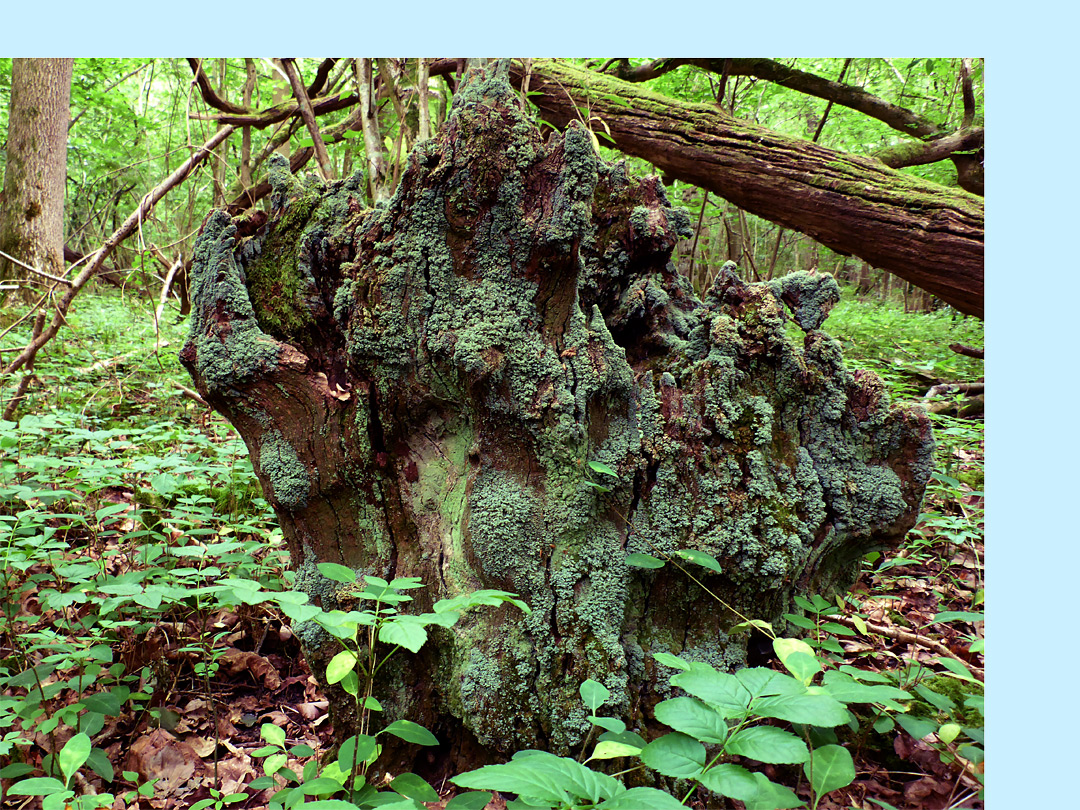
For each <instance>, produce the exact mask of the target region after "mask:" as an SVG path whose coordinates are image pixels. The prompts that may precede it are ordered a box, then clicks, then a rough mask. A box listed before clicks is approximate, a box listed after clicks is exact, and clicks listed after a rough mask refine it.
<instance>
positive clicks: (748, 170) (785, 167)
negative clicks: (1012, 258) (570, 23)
mask: <svg viewBox="0 0 1080 810" xmlns="http://www.w3.org/2000/svg"><path fill="white" fill-rule="evenodd" d="M513 71H514V81H515V82H516V83H518V84H520V83H521V82H522V81H523V79H524V75H525V70H524V68H522V67H520V66H517V65H515V67H514V69H513ZM529 94H530V95H529V97H530V100H531V101H532V102H533V103H534V104H536V105H537V106H538V107H539V108H540V110H541V113H542V114H543V116H544V118H545V119H546V120H548V121H550V122H551V123H553V124H555V125H557V126H560V127H561V126H565V125H566V124H567V123H568V122H569V121H575V120H582V121H584V120H585V119H588V123H589V126H591V127H592V128H593V129H594V130H595V131H596V132H597V133H598V135H600V136H607V137H610V138H611V139H612V140H613V141H614V144H615V146H616V147H617V148H618V149H619V150H620V151H622V152H625V153H626V154H629V155H636V156H638V157H641V158H644V159H645V160H647V161H649V162H650V163H652V164H653V165H654V166H656V167H657V168H659V169H662V170H664V171H665V172H668V173H669V174H671V175H672V176H673V177H677V178H679V179H680V180H685V181H686V182H688V183H693V184H694V185H696V186H700V187H701V188H705V189H708V190H709V191H712V192H713V193H715V194H717V195H719V196H721V197H723V198H724V199H726V200H730V201H731V202H733V203H734V204H735V205H737V206H739V207H740V208H743V209H745V210H747V211H750V212H751V213H754V214H757V215H758V216H760V217H763V218H765V219H768V220H770V221H772V222H777V223H779V224H781V225H783V226H785V227H787V228H792V229H794V230H797V231H801V232H802V233H805V234H807V235H808V236H811V237H813V238H814V239H816V240H817V241H818V242H821V243H822V244H823V245H826V246H828V247H830V248H832V249H833V250H836V251H838V252H840V253H844V254H850V255H855V256H858V257H859V258H861V259H863V260H865V261H867V262H869V263H870V264H872V265H873V266H875V267H881V268H883V269H886V270H889V271H890V272H892V273H895V274H896V275H898V276H900V277H901V278H903V279H905V280H907V281H910V282H911V283H912V284H915V285H916V286H918V287H921V288H922V289H924V290H928V291H930V292H932V293H933V294H934V295H936V296H938V297H939V298H941V299H942V300H943V301H945V302H946V303H949V304H952V305H953V306H954V307H956V308H957V309H959V310H960V311H961V312H965V313H967V314H969V315H978V316H979V317H980V318H981V317H982V314H983V201H982V200H981V199H980V198H979V197H976V196H975V195H973V194H969V193H968V192H966V191H961V190H959V189H953V188H946V187H945V186H941V185H938V184H936V183H931V182H929V181H927V180H923V179H921V178H919V177H915V176H913V175H909V174H904V173H901V172H898V171H896V170H894V169H890V168H889V167H888V166H886V165H885V164H883V163H881V162H880V161H878V160H874V159H873V158H868V157H865V158H864V157H857V156H855V155H850V154H846V153H844V152H837V151H836V150H833V149H828V148H826V147H823V146H819V145H818V144H815V143H811V142H809V141H804V140H799V139H798V138H791V137H788V136H785V135H781V134H780V133H777V132H774V131H772V130H769V129H766V128H765V127H761V126H757V125H755V124H751V123H749V122H747V121H741V120H739V119H737V118H733V117H732V116H730V115H728V114H727V113H725V112H724V111H723V110H721V109H719V108H718V107H716V106H715V105H712V104H691V103H687V102H683V101H677V100H675V99H672V98H667V97H665V96H661V95H658V94H656V93H652V92H650V91H648V90H646V89H644V88H642V87H641V86H638V85H634V84H631V83H629V82H624V81H621V80H620V79H616V78H613V77H611V76H606V75H604V74H601V73H597V72H595V71H591V70H586V69H584V68H578V67H574V66H573V65H568V64H564V63H561V62H556V61H553V60H536V61H534V62H533V63H532V64H531V68H530V72H529ZM920 148H925V147H922V146H920ZM954 148H957V147H956V145H955V144H954ZM893 157H894V158H895V156H893ZM897 160H899V159H897ZM892 165H897V163H896V162H894V163H893V164H892Z"/></svg>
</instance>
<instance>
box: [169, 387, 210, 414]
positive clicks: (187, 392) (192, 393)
mask: <svg viewBox="0 0 1080 810" xmlns="http://www.w3.org/2000/svg"><path fill="white" fill-rule="evenodd" d="M173 385H175V386H176V387H177V388H179V389H180V391H181V393H183V395H184V396H185V397H187V398H188V399H193V400H195V401H196V402H198V403H199V404H200V405H205V406H206V407H207V408H209V407H210V403H209V402H207V401H206V400H205V399H203V398H202V396H201V395H200V394H199V392H198V391H193V390H191V389H190V388H188V387H187V386H186V385H181V384H180V383H178V382H174V383H173Z"/></svg>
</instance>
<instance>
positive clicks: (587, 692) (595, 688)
mask: <svg viewBox="0 0 1080 810" xmlns="http://www.w3.org/2000/svg"><path fill="white" fill-rule="evenodd" d="M578 693H579V694H580V695H581V699H582V700H584V701H585V705H586V706H588V707H589V711H591V712H592V713H593V714H595V713H596V709H597V707H599V706H602V705H603V704H604V703H606V702H607V701H608V700H610V699H611V692H609V691H608V689H607V687H605V686H604V685H603V684H602V683H600V682H599V681H594V680H592V679H591V678H590V679H589V680H587V681H584V682H583V683H582V684H581V686H579V687H578Z"/></svg>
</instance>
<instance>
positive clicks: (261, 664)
mask: <svg viewBox="0 0 1080 810" xmlns="http://www.w3.org/2000/svg"><path fill="white" fill-rule="evenodd" d="M220 662H221V667H222V669H223V670H225V671H226V672H228V673H229V674H230V675H236V674H238V673H240V672H249V673H251V676H252V677H253V678H254V679H255V681H256V683H261V684H263V686H265V687H266V688H267V689H269V690H270V691H271V692H274V691H277V690H278V689H280V688H281V675H280V673H278V671H277V667H275V666H274V665H273V664H271V663H270V661H269V660H268V659H266V658H264V657H263V656H261V655H259V654H258V653H253V652H246V651H244V650H237V649H235V648H233V649H230V650H226V651H225V653H224V655H222V656H221V659H220Z"/></svg>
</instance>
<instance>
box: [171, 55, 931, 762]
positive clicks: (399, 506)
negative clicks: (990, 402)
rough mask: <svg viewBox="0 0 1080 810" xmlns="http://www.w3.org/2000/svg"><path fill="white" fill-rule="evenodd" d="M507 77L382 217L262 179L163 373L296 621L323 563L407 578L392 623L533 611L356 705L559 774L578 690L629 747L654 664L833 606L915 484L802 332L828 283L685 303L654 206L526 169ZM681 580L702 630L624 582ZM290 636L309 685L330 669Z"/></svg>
mask: <svg viewBox="0 0 1080 810" xmlns="http://www.w3.org/2000/svg"><path fill="white" fill-rule="evenodd" d="M504 76H505V66H496V67H492V68H489V69H488V70H487V71H485V72H479V73H477V74H474V75H472V76H471V78H469V79H468V80H467V81H466V82H465V83H464V84H463V87H462V89H461V90H460V92H459V93H458V94H457V96H456V97H455V99H454V103H453V107H452V110H451V114H450V117H449V120H448V122H447V125H446V127H445V128H444V130H443V132H442V133H441V134H440V136H439V137H438V138H436V139H433V140H429V141H424V142H421V143H419V144H418V145H417V146H416V148H415V149H414V150H413V152H412V154H411V155H410V157H409V160H408V164H407V168H406V170H405V172H404V173H403V175H402V178H401V184H400V187H399V188H398V191H397V192H396V193H395V195H394V196H393V198H392V199H391V200H390V202H389V204H388V205H387V206H379V207H376V208H374V209H364V208H363V204H362V200H363V196H364V195H363V188H362V185H361V182H360V181H359V179H358V178H353V179H350V180H346V181H339V182H336V183H333V184H331V185H329V186H323V185H322V184H320V183H317V182H312V184H310V185H305V184H303V183H301V182H300V181H299V180H296V179H295V178H293V177H291V176H290V175H289V173H288V170H287V164H286V162H285V161H284V159H283V158H278V157H275V158H273V160H274V164H273V168H272V172H271V177H272V182H273V183H274V191H273V193H272V194H271V203H272V206H273V210H272V212H271V216H270V219H269V220H268V221H266V222H261V221H259V220H258V219H254V218H249V219H238V220H232V219H230V217H229V216H228V215H226V214H225V213H223V212H215V213H213V214H211V215H210V216H209V217H208V219H207V220H206V222H205V223H204V226H203V231H202V234H201V236H200V238H199V241H198V245H197V247H196V261H195V265H194V268H193V295H192V297H193V302H194V309H193V318H192V328H191V334H190V337H189V339H188V341H187V343H186V344H185V346H184V348H183V350H182V352H181V360H182V362H183V363H184V364H185V366H186V367H187V368H188V369H189V371H190V372H191V374H192V378H193V379H194V381H195V386H196V388H197V389H198V391H199V394H200V395H201V396H202V397H203V398H204V399H205V400H206V401H207V402H209V403H210V404H211V405H212V406H213V407H214V408H216V409H218V410H219V411H220V412H222V413H223V414H225V415H226V416H227V418H228V419H229V420H230V421H231V422H232V423H233V424H234V425H235V426H236V427H237V429H238V430H239V431H240V433H241V435H242V436H243V437H244V440H245V442H246V443H247V445H248V447H249V448H250V450H251V458H252V462H253V464H254V466H255V470H256V472H257V474H258V476H259V478H260V480H261V482H262V484H263V487H264V491H265V493H266V497H267V498H268V500H269V501H270V502H271V503H272V504H273V505H274V508H275V510H276V511H277V514H278V517H279V520H280V523H281V526H282V529H283V532H284V533H285V536H286V538H287V540H288V543H289V548H290V551H291V553H292V560H293V565H294V566H295V568H296V570H297V578H296V583H297V586H298V587H299V588H301V589H303V590H305V591H306V592H307V593H308V594H309V595H310V596H311V597H312V599H313V600H316V599H317V600H318V601H320V603H321V605H322V607H323V608H324V609H327V610H328V609H331V608H333V607H347V605H348V604H349V603H348V600H347V598H346V597H345V596H343V594H342V592H341V591H340V589H339V587H340V586H336V585H334V583H331V582H330V581H328V580H326V579H325V578H323V577H322V575H321V574H320V573H319V570H318V568H317V564H318V563H320V562H336V563H338V564H343V565H347V566H349V567H350V568H352V569H354V570H355V571H356V572H357V574H358V575H361V574H369V575H377V576H382V577H386V578H392V577H400V576H418V577H421V578H422V581H423V582H424V584H425V587H424V588H423V589H422V590H420V591H414V592H412V593H413V594H414V595H415V596H416V601H415V602H414V603H412V605H414V606H415V608H416V610H417V611H418V612H422V611H424V610H427V609H429V608H430V605H431V603H432V601H433V600H435V599H439V598H443V597H453V596H455V595H458V594H461V593H465V592H469V591H472V590H475V589H478V588H498V589H501V590H508V591H513V592H515V593H518V594H520V595H521V597H522V598H523V599H525V600H526V601H527V602H528V603H529V604H530V605H531V607H532V612H531V613H530V614H529V615H528V616H526V617H524V618H523V617H522V615H521V614H520V613H519V612H517V609H516V608H512V607H510V606H506V607H505V608H500V609H498V610H490V611H488V612H474V613H470V614H466V616H464V617H463V618H462V620H461V622H459V623H458V625H456V626H455V627H454V628H452V629H441V630H438V634H437V635H433V637H432V640H431V641H430V642H429V644H428V645H427V646H425V647H424V648H423V650H421V653H420V654H419V655H418V656H416V657H411V658H410V657H401V658H399V659H395V661H396V665H395V668H394V669H393V672H392V673H388V674H387V676H386V677H385V678H384V679H383V680H382V681H381V682H380V684H379V691H378V692H377V693H376V694H377V696H378V698H379V700H380V701H381V702H382V704H383V706H384V708H385V709H386V711H385V713H384V715H383V716H384V718H385V719H386V720H387V721H389V720H393V719H396V718H399V717H407V718H409V719H411V720H414V721H417V722H420V723H422V724H423V725H425V726H427V727H428V728H429V729H431V730H432V731H434V732H435V733H436V734H437V735H438V736H439V737H440V738H441V739H442V740H443V741H444V742H445V743H446V744H447V749H446V750H445V751H444V752H442V754H441V756H439V757H437V760H438V762H439V763H441V764H442V765H444V766H445V767H447V768H450V769H453V768H459V767H463V766H468V767H473V766H475V765H477V764H479V763H481V762H483V761H484V758H485V757H492V756H496V755H498V754H499V753H500V752H501V753H502V754H507V753H510V752H512V751H515V750H518V749H520V748H527V747H534V748H544V749H546V750H551V751H556V752H560V753H566V752H569V751H571V750H575V751H576V750H577V749H578V747H579V746H580V744H581V742H582V739H583V738H584V736H585V734H586V733H587V730H588V727H589V724H588V722H587V721H586V719H585V713H584V712H583V711H582V708H581V702H580V699H579V697H578V686H579V685H580V683H581V682H582V681H583V680H585V679H586V678H594V679H596V680H598V681H600V682H602V683H603V684H604V685H605V686H607V688H608V689H610V690H611V692H612V695H613V697H612V702H611V703H612V705H611V706H610V707H607V708H606V711H609V712H611V713H613V714H615V715H617V716H622V717H626V718H635V723H638V724H639V725H638V727H639V728H640V729H642V730H643V731H644V730H646V729H647V727H648V725H649V723H650V722H651V721H650V720H649V718H650V717H651V709H652V706H653V705H654V704H655V703H656V702H657V701H658V700H660V699H662V698H663V697H665V696H667V692H668V691H669V687H668V686H667V685H666V684H667V681H666V676H667V675H668V674H670V671H668V670H665V669H664V668H663V667H662V666H661V665H659V664H658V663H657V662H656V660H655V659H654V658H653V657H652V653H656V652H661V651H664V652H672V653H678V654H681V655H683V656H685V657H687V658H689V659H692V660H700V661H708V662H710V663H712V664H716V665H719V666H723V667H726V668H736V667H739V666H741V665H743V664H744V663H745V662H746V656H747V641H746V637H745V636H743V635H738V634H736V633H734V632H732V630H733V627H734V626H735V625H736V624H738V623H739V622H740V621H741V618H740V615H739V614H742V615H748V616H752V617H754V618H764V619H769V620H773V621H776V622H780V621H782V620H781V618H780V617H781V614H782V613H783V612H785V611H786V610H789V609H790V607H791V604H792V597H793V595H794V593H796V592H800V591H806V590H808V589H809V590H812V591H814V592H822V593H830V592H832V591H834V590H835V589H837V588H840V587H845V586H847V585H848V584H849V583H850V581H851V579H852V576H853V572H854V571H855V569H856V568H857V565H858V561H859V560H860V559H861V557H862V556H863V555H864V554H865V553H866V552H868V551H869V550H871V549H872V548H875V547H878V546H882V545H889V544H894V543H896V542H898V541H899V540H900V539H901V538H902V537H903V535H904V533H905V532H906V531H907V530H908V529H909V528H910V527H911V526H912V525H913V524H914V521H915V518H916V514H917V512H918V508H919V504H920V501H921V498H922V494H923V490H924V487H925V484H926V481H927V480H928V478H929V475H930V471H931V449H932V440H931V436H930V428H929V423H928V420H927V419H926V417H925V415H923V414H922V412H921V411H919V410H918V409H906V408H896V407H891V406H890V405H889V403H888V401H887V398H886V395H885V392H884V387H883V386H882V385H881V383H880V381H878V380H877V379H876V378H875V377H874V376H873V375H872V374H868V373H863V372H854V373H852V372H849V371H848V370H847V369H846V368H845V367H844V365H843V362H842V359H841V356H840V348H839V344H838V343H837V342H836V341H835V340H833V339H832V338H830V337H829V336H828V335H827V334H825V333H824V332H822V331H820V330H819V328H818V327H819V326H820V325H821V322H822V321H823V320H824V318H825V316H826V314H827V312H828V309H829V308H830V307H831V305H832V304H833V303H834V302H835V301H836V300H837V298H838V291H837V288H836V284H835V281H833V279H832V278H831V277H830V276H810V275H807V274H796V275H794V276H789V277H787V278H786V279H784V280H781V281H777V282H773V283H771V284H765V283H762V284H747V283H744V282H742V281H741V280H740V279H739V278H738V277H737V276H736V275H735V273H734V272H733V265H731V264H728V265H725V267H724V268H722V270H721V272H720V273H719V275H718V276H717V278H716V279H715V281H714V283H713V285H712V286H711V288H710V289H709V291H708V292H707V293H706V294H705V295H704V297H703V298H702V299H699V298H698V297H697V296H695V295H694V293H693V291H692V290H691V289H690V287H689V285H688V284H687V283H686V281H685V279H683V278H682V277H681V276H680V275H679V274H678V273H677V272H675V270H674V268H673V267H672V265H671V262H670V258H671V253H672V249H673V247H674V245H675V243H676V241H677V240H678V239H679V238H685V237H686V236H688V235H689V234H690V232H691V228H690V222H689V219H688V217H687V216H686V214H685V212H683V211H682V210H681V209H675V208H673V207H671V206H670V205H669V204H668V202H667V199H666V197H665V194H664V190H663V187H662V186H661V184H660V182H659V179H658V178H656V177H651V178H646V179H638V178H634V177H631V176H629V175H628V174H627V171H626V168H625V165H624V164H621V163H616V164H606V163H603V162H602V161H600V160H599V159H598V158H597V155H596V153H595V151H594V147H593V144H592V138H591V136H590V135H589V133H588V132H587V131H586V130H585V129H584V128H583V127H581V126H580V125H577V124H571V125H570V126H569V127H568V128H567V130H566V132H565V134H555V135H552V136H551V138H550V139H549V140H548V141H547V142H546V143H545V142H542V141H541V139H540V136H539V133H538V132H537V130H536V129H535V127H533V126H532V125H531V124H530V123H529V121H528V119H527V118H526V117H525V116H524V114H523V113H522V112H521V105H520V101H519V98H518V96H517V95H516V94H515V92H514V91H513V90H512V88H511V87H510V85H509V83H508V82H507V81H506V80H505V78H504ZM787 310H790V311H791V315H790V316H789V315H788V314H787ZM791 318H794V319H795V320H796V322H797V323H799V324H801V325H802V327H803V328H804V329H805V330H806V335H805V338H804V339H803V340H802V341H800V344H801V345H796V344H794V343H792V342H791V341H790V339H789V337H788V336H787V323H788V321H789V320H790V319H791ZM593 464H595V465H598V466H591V465H593ZM607 468H610V470H612V471H614V472H615V473H616V475H615V476H610V475H608V474H607V473H606V472H603V470H605V469H607ZM686 549H689V550H696V551H703V552H706V553H708V554H710V555H713V556H714V557H716V558H717V559H718V560H719V562H720V565H721V566H722V568H723V573H722V574H714V573H710V572H706V571H704V569H702V570H701V571H699V572H697V573H696V574H695V576H696V577H697V579H698V580H700V581H701V582H702V583H704V584H705V585H706V586H707V587H708V588H709V590H710V591H711V592H712V593H714V594H716V595H717V596H718V597H719V598H720V599H722V600H723V603H721V602H719V601H715V600H714V599H712V598H710V597H708V596H706V594H705V592H704V591H702V590H701V588H700V587H699V585H698V584H696V583H695V581H694V580H691V579H690V578H688V577H687V576H686V575H685V574H684V573H683V572H682V571H680V570H677V569H675V568H674V567H672V566H667V567H665V568H663V569H661V570H658V571H652V570H650V571H646V570H642V569H638V568H632V567H630V566H629V565H628V563H627V555H628V554H629V553H635V552H641V553H647V554H651V555H654V556H658V557H664V556H668V557H670V556H672V555H674V554H675V553H676V552H677V551H679V550H686ZM724 603H726V605H725V604H724ZM733 610H734V611H738V613H735V612H733ZM296 630H297V633H298V635H299V636H300V637H301V638H302V640H303V642H304V644H305V648H306V651H307V655H308V657H309V661H310V662H311V663H312V668H313V671H315V672H316V673H321V672H322V671H323V667H324V665H325V663H326V662H327V661H328V660H329V657H330V656H332V655H334V654H335V653H336V652H337V649H338V648H337V645H336V642H335V641H334V640H333V639H332V638H330V637H328V636H326V635H324V634H320V633H319V632H317V628H312V627H309V626H306V625H301V626H299V627H297V628H296ZM327 694H328V695H329V697H330V700H331V706H332V711H333V722H334V728H335V731H336V733H338V734H339V735H346V734H350V733H352V732H353V731H355V723H356V718H355V716H354V714H353V713H352V708H351V707H352V702H351V700H349V699H347V698H346V697H345V695H344V693H343V692H342V691H341V690H340V689H339V688H338V687H336V686H327ZM387 756H389V757H390V758H391V760H392V761H390V762H388V763H386V767H387V768H390V769H394V768H401V767H409V768H417V769H419V770H420V771H421V772H424V771H425V770H427V771H430V768H425V766H424V765H423V764H422V763H420V764H417V763H414V762H408V761H407V760H408V756H406V755H404V754H403V755H402V758H399V759H395V757H396V756H397V755H396V754H395V753H394V752H392V751H388V752H387ZM394 772H395V773H396V772H400V770H395V771H394Z"/></svg>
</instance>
